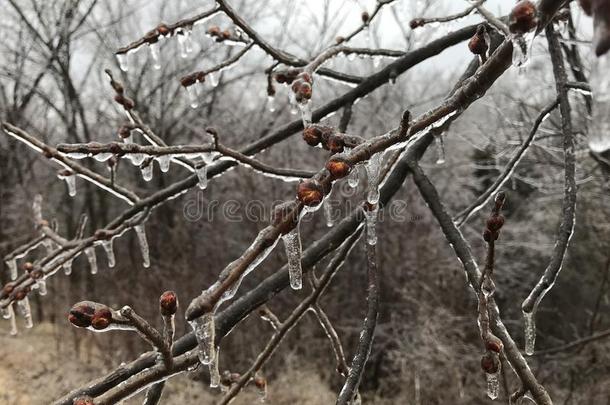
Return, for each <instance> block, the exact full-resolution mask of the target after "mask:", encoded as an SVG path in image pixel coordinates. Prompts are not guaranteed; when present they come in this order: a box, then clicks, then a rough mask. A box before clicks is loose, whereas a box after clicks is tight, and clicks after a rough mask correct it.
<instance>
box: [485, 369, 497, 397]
mask: <svg viewBox="0 0 610 405" xmlns="http://www.w3.org/2000/svg"><path fill="white" fill-rule="evenodd" d="M499 375H500V372H499V371H498V372H496V373H493V374H488V373H485V376H486V377H487V396H488V397H489V398H491V399H492V400H493V399H496V398H498V394H499V392H500V383H499V380H498V376H499Z"/></svg>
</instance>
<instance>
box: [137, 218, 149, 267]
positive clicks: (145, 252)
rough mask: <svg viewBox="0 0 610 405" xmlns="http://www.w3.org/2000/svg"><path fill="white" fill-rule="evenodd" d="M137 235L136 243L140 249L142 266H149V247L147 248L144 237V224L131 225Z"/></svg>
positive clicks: (146, 241)
mask: <svg viewBox="0 0 610 405" xmlns="http://www.w3.org/2000/svg"><path fill="white" fill-rule="evenodd" d="M133 229H134V230H135V231H136V235H137V237H138V243H139V244H140V251H141V252H142V266H144V267H145V268H149V267H150V249H149V248H148V240H147V239H146V230H145V229H144V225H136V226H134V227H133Z"/></svg>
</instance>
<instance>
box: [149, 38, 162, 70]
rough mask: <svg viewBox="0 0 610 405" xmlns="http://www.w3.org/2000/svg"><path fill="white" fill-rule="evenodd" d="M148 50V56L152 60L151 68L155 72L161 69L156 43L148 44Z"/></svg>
mask: <svg viewBox="0 0 610 405" xmlns="http://www.w3.org/2000/svg"><path fill="white" fill-rule="evenodd" d="M148 48H149V49H150V56H151V57H152V60H153V67H154V68H155V69H156V70H159V69H161V57H160V56H159V44H158V43H156V42H155V43H153V44H148Z"/></svg>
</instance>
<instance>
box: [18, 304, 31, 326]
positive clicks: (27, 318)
mask: <svg viewBox="0 0 610 405" xmlns="http://www.w3.org/2000/svg"><path fill="white" fill-rule="evenodd" d="M17 307H18V308H19V312H20V313H21V316H23V320H24V324H25V327H26V328H28V329H29V328H31V327H32V326H34V323H33V322H32V310H31V309H30V300H29V299H28V297H27V296H26V297H25V298H23V299H22V300H19V301H17Z"/></svg>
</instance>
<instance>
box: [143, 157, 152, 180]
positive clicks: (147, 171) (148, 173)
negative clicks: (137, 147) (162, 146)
mask: <svg viewBox="0 0 610 405" xmlns="http://www.w3.org/2000/svg"><path fill="white" fill-rule="evenodd" d="M140 169H141V170H142V178H143V179H144V181H151V180H152V178H153V164H152V162H148V164H145V165H144V166H141V167H140Z"/></svg>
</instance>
